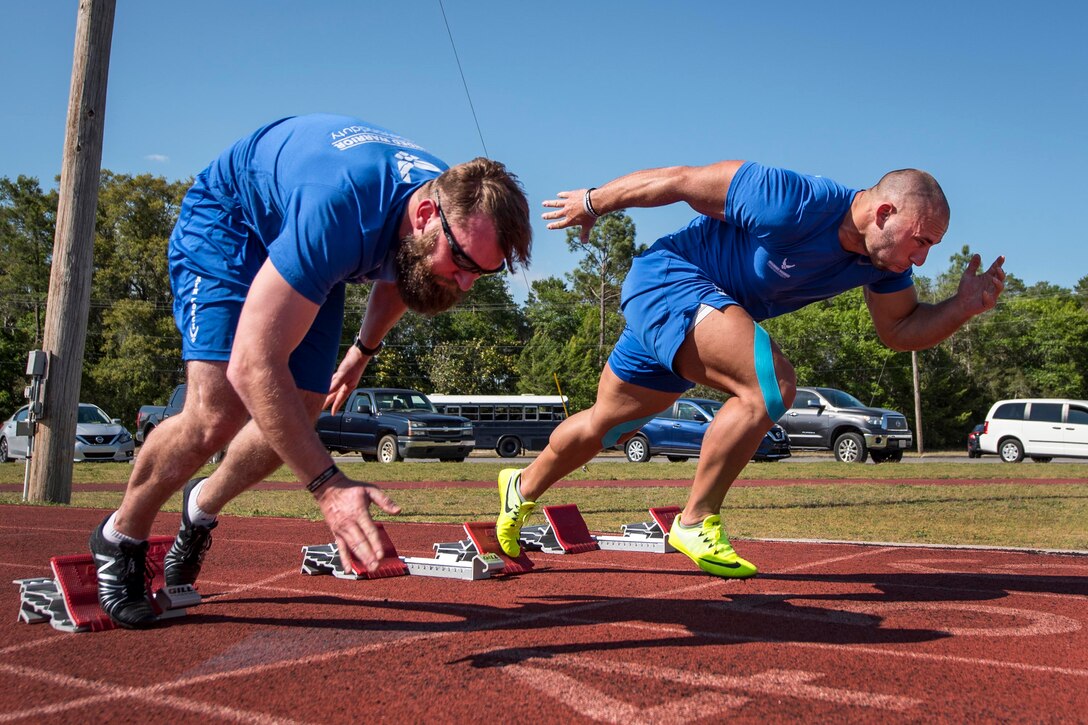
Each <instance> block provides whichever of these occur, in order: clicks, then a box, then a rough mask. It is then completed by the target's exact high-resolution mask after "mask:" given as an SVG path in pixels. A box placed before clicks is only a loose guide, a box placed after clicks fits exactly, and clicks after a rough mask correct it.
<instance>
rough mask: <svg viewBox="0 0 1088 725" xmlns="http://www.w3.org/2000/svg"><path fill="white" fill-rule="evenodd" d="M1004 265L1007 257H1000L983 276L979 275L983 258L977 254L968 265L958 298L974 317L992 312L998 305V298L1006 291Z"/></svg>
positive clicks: (961, 281)
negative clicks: (987, 311) (988, 311)
mask: <svg viewBox="0 0 1088 725" xmlns="http://www.w3.org/2000/svg"><path fill="white" fill-rule="evenodd" d="M1004 263H1005V257H1003V256H1001V257H998V258H997V259H995V260H994V263H993V264H991V265H990V268H989V269H987V270H986V271H985V272H983V273H982V274H979V273H978V270H979V267H981V266H982V257H981V256H979V255H977V254H976V255H974V256H973V257H971V261H970V262H968V263H967V269H965V270H964V271H963V276H962V277H960V286H959V290H958V291H957V292H956V297H958V298H959V300H960V304H962V305H963V306H964V308H965V309H966V311H967V312H968V313H969V314H970V315H971V316H972V317H973V316H975V315H978V314H981V313H983V312H985V311H986V310H992V309H993V308H994V306H995V305H996V304H997V298H998V297H1000V296H1001V291H1002V290H1004V289H1005V270H1004V269H1002V267H1001V265H1003V264H1004Z"/></svg>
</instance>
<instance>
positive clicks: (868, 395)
mask: <svg viewBox="0 0 1088 725" xmlns="http://www.w3.org/2000/svg"><path fill="white" fill-rule="evenodd" d="M190 184H191V180H181V181H169V180H167V179H165V178H163V177H157V176H152V175H148V174H144V175H139V176H129V175H124V174H115V173H112V172H110V171H105V170H104V171H102V173H101V187H100V191H99V199H98V209H97V217H96V231H95V246H94V272H93V284H92V293H91V307H90V316H89V320H88V328H87V345H86V354H85V357H84V360H83V378H82V389H81V393H80V399H81V400H82V401H85V402H93V403H96V404H98V405H99V406H101V407H102V408H103V409H105V410H106V411H107V412H108V413H109V414H110V415H111V416H114V417H119V418H121V419H122V420H123V421H125V422H126V423H127V424H129V425H131V424H132V422H133V421H134V418H135V414H136V410H137V409H138V408H139V406H141V405H144V404H149V403H163V402H165V400H166V397H167V396H168V395H169V393H170V390H171V389H172V388H173V386H174V385H176V384H177V383H179V382H181V381H182V380H183V379H184V368H183V365H182V362H181V348H180V335H179V333H178V331H177V329H176V328H175V326H174V320H173V297H172V295H171V294H170V284H169V280H168V278H167V266H166V248H167V240H168V239H169V236H170V232H171V230H172V229H173V226H174V222H175V221H176V219H177V215H178V211H179V208H180V203H181V198H182V196H183V195H184V193H185V191H186V190H187V189H188V187H189V185H190ZM56 211H57V192H56V191H55V190H43V189H42V187H41V184H40V183H39V181H38V180H37V179H35V178H32V177H26V176H19V177H17V178H15V179H11V178H8V177H0V259H3V260H4V264H3V265H2V266H0V416H4V417H6V416H7V415H9V414H10V413H11V412H14V410H15V409H16V408H18V407H19V406H20V405H22V404H24V403H25V399H24V397H23V389H24V387H25V386H26V385H27V382H28V381H27V379H26V377H25V375H24V373H25V368H26V358H27V352H28V351H29V350H32V349H37V348H40V346H41V339H42V327H43V324H44V320H45V307H46V301H47V297H48V287H49V270H50V262H51V255H52V249H53V235H54V226H55V222H56ZM635 239H636V234H635V224H634V222H633V221H632V220H631V218H630V217H629V216H628V215H626V214H625V213H623V212H616V213H613V214H609V215H607V216H605V217H603V218H602V219H601V220H600V221H599V222H598V223H597V225H596V226H595V227H594V228H593V230H592V233H591V234H590V240H589V242H588V243H587V244H583V243H582V242H581V241H580V239H579V238H578V236H577V235H576V234H575V233H574V232H573V230H568V232H567V235H566V245H567V247H568V249H569V250H571V251H572V252H574V253H575V254H576V255H577V256H578V258H579V262H578V265H577V267H576V268H575V269H573V270H572V271H571V272H569V273H567V274H565V275H563V276H562V277H549V278H546V279H541V280H537V281H534V282H533V283H532V284H531V286H530V287H531V288H530V292H529V295H528V298H527V300H526V302H525V304H518V303H516V302H515V301H514V299H513V297H512V296H511V293H510V289H509V285H508V282H507V277H506V276H505V275H497V276H494V277H486V278H482V279H480V280H479V281H478V282H477V283H476V285H475V286H474V287H473V289H472V290H471V291H470V292H469V293H467V294H466V295H465V297H464V299H463V301H462V302H461V303H460V304H459V305H458V306H457V307H456V308H454V309H453V310H451V311H449V312H447V313H444V314H440V315H437V316H435V317H432V318H427V317H423V316H420V315H417V314H415V313H408V314H407V315H405V317H404V318H403V319H402V320H401V322H400V324H398V325H397V326H396V327H395V328H394V329H393V331H392V332H391V333H390V334H389V336H388V337H387V339H386V347H385V350H384V351H383V352H382V354H381V355H380V356H378V357H377V358H376V359H375V360H374V361H372V363H371V364H370V366H369V367H368V368H367V371H366V373H365V374H364V377H363V380H362V382H361V384H362V385H374V386H396V387H411V388H416V389H419V390H422V391H424V392H435V393H462V394H467V393H480V394H486V393H509V392H518V393H537V394H548V393H554V392H556V380H557V379H558V382H559V384H560V385H561V387H562V391H563V393H564V394H565V395H567V396H569V398H570V404H571V409H572V411H574V410H580V409H583V408H586V407H588V406H589V405H590V404H592V402H593V399H594V396H595V393H596V387H597V378H598V376H599V374H600V370H601V368H602V366H603V364H604V361H605V360H606V359H607V357H608V353H609V351H610V350H611V348H612V345H613V344H614V343H615V341H616V340H617V339H618V337H619V334H620V332H621V331H622V329H623V324H624V323H623V317H622V315H621V314H620V312H619V295H620V288H621V286H622V284H623V280H624V278H625V276H626V274H627V272H628V270H629V269H630V266H631V260H632V259H633V258H634V256H636V255H637V254H638V253H639V252H640V251H641V250H642V249H644V248H645V246H646V245H645V244H644V243H643V244H639V243H636V241H635ZM555 243H556V241H555V240H553V239H552V238H550V237H548V238H542V239H538V240H537V250H538V251H537V254H538V255H540V254H542V253H543V252H542V250H544V249H545V247H547V246H548V245H551V244H555ZM970 258H971V251H970V249H969V247H968V246H963V247H962V248H961V249H960V250H956V251H955V252H954V253H953V254H952V255H951V257H950V259H949V264H948V266H947V268H946V269H944V270H943V271H940V272H939V273H938V274H937V275H936V276H935V277H932V278H931V277H924V276H917V275H916V277H915V282H916V285H917V288H918V292H919V296H920V297H921V298H922V299H923V300H924V301H938V300H941V299H944V298H946V297H948V296H950V295H951V294H953V293H954V292H955V289H956V286H957V284H958V282H959V278H960V274H961V273H962V271H963V269H964V268H965V267H966V265H967V262H968V261H969V260H970ZM987 262H988V261H987ZM368 290H369V288H368V287H367V286H366V285H349V286H348V295H347V315H346V317H345V322H344V331H343V335H342V340H341V350H342V351H346V350H347V347H348V346H349V345H350V344H351V341H352V340H353V339H354V336H355V333H356V331H357V329H358V323H359V320H360V319H361V316H362V312H363V309H364V307H365V304H366V297H367V294H368ZM763 324H764V326H765V327H766V329H767V331H768V332H769V333H770V334H771V336H772V337H773V338H774V339H775V340H776V341H777V342H778V344H779V345H780V346H781V347H782V349H783V351H784V352H785V353H786V355H787V356H788V357H789V358H790V359H791V360H792V361H793V363H794V365H795V366H796V368H797V373H798V381H799V384H801V385H819V386H829V387H835V388H840V389H843V390H846V391H847V392H849V393H851V394H853V395H854V396H855V397H857V398H859V399H860V400H861V401H862V402H864V403H867V404H872V405H876V406H880V407H887V408H893V409H895V410H899V411H901V412H903V413H905V414H906V415H907V417H908V419H911V420H912V421H913V419H914V398H913V383H912V372H911V358H910V353H896V352H893V351H891V350H889V349H888V348H886V347H884V346H883V345H882V344H881V343H880V341H879V340H878V339H877V337H876V333H875V331H874V330H873V325H872V322H871V320H870V319H869V314H868V311H867V309H866V307H865V303H864V301H863V299H862V294H861V292H860V290H854V291H851V292H849V293H846V294H843V295H840V296H839V297H837V298H834V299H832V300H827V301H825V302H819V303H815V304H812V305H809V306H807V307H805V308H803V309H801V310H798V311H797V312H794V313H792V314H789V315H786V316H783V317H780V318H777V319H774V320H768V321H766V322H765V323H763ZM919 366H920V370H921V397H922V421H923V425H924V428H923V433H924V437H925V441H926V445H927V447H929V448H939V447H959V446H961V445H962V444H963V440H964V437H965V435H966V433H967V432H968V431H969V430H970V428H971V426H972V425H974V423H976V422H980V421H981V420H982V418H983V416H984V415H985V413H986V411H987V409H988V408H989V406H990V405H991V403H992V402H993V401H995V400H998V399H1001V398H1009V397H1028V396H1038V397H1070V398H1088V372H1086V371H1088V275H1086V276H1085V277H1082V278H1081V279H1080V280H1079V282H1078V283H1077V285H1076V286H1075V287H1074V288H1073V289H1067V288H1064V287H1060V286H1057V285H1053V284H1050V283H1047V282H1040V283H1037V284H1034V285H1026V284H1025V283H1024V282H1023V281H1022V280H1020V279H1018V278H1017V277H1016V276H1015V274H1010V275H1009V277H1008V281H1007V287H1006V290H1005V294H1004V295H1003V297H1002V298H1001V301H1000V303H999V304H998V306H997V307H996V308H995V309H994V310H992V311H990V312H988V313H986V314H984V315H982V316H980V317H978V318H975V319H974V320H972V321H971V322H969V323H968V324H967V325H966V326H964V328H963V329H962V330H960V331H959V332H957V333H956V334H955V335H953V336H952V337H951V338H949V339H948V340H946V341H945V342H943V343H942V344H940V345H938V346H937V347H935V348H933V349H931V350H926V351H922V352H920V353H919ZM692 394H693V395H702V396H706V397H714V398H718V399H720V398H721V397H722V396H721V395H720V394H719V393H717V392H716V391H712V390H704V389H696V390H695V391H693V392H692ZM912 427H915V429H916V425H915V426H912Z"/></svg>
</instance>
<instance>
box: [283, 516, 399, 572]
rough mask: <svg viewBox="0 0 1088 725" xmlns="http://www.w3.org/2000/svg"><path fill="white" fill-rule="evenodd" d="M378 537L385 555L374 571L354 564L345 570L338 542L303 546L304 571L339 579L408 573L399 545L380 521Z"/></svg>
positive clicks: (377, 524)
mask: <svg viewBox="0 0 1088 725" xmlns="http://www.w3.org/2000/svg"><path fill="white" fill-rule="evenodd" d="M375 526H377V527H378V538H379V539H380V540H381V542H382V550H383V551H384V552H385V557H384V558H383V559H382V560H381V561H380V562H378V568H377V569H375V570H374V571H366V570H365V569H364V570H362V571H360V570H359V569H358V568H356V567H355V565H354V563H353V564H352V570H351V571H345V570H344V567H343V565H342V564H341V563H340V551H339V549H337V548H336V544H335V543H333V544H318V545H315V546H304V547H302V573H303V574H309V575H311V576H314V575H317V574H332V575H333V576H335V577H336V578H338V579H384V578H386V577H391V576H404V575H406V574H408V568H407V567H406V566H405V565H404V561H403V560H402V559H401V557H399V556H398V555H397V547H396V546H394V545H393V540H392V539H390V538H389V534H387V533H386V531H385V527H384V526H382V525H381V524H379V523H376V524H375Z"/></svg>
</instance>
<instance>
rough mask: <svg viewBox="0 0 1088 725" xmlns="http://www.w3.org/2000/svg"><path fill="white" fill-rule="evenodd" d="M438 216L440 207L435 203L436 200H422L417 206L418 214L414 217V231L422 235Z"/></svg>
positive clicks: (428, 198)
mask: <svg viewBox="0 0 1088 725" xmlns="http://www.w3.org/2000/svg"><path fill="white" fill-rule="evenodd" d="M437 215H438V206H437V205H436V204H435V203H434V199H432V198H430V197H427V198H424V199H421V200H420V202H419V204H418V205H417V206H416V213H415V215H414V216H413V217H412V229H414V230H415V231H416V232H417V233H421V232H422V231H423V230H424V229H425V228H426V226H427V223H428V222H430V221H431V217H433V216H437Z"/></svg>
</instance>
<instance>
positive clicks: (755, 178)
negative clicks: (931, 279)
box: [653, 161, 914, 321]
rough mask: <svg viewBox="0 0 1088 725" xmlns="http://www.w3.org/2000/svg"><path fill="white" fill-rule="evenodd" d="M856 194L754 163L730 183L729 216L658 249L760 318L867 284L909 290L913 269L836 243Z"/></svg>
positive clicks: (691, 228)
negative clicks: (881, 264) (881, 263)
mask: <svg viewBox="0 0 1088 725" xmlns="http://www.w3.org/2000/svg"><path fill="white" fill-rule="evenodd" d="M856 193H857V192H856V191H855V190H853V189H848V188H846V187H845V186H842V185H841V184H838V183H836V182H834V181H831V180H830V179H825V178H823V177H819V176H805V175H803V174H798V173H796V172H793V171H787V170H785V169H775V168H769V167H766V166H761V165H760V164H757V163H753V162H751V161H749V162H746V163H745V164H744V165H742V166H741V167H740V168H739V169H738V170H737V173H736V174H735V175H734V176H733V181H732V183H731V184H730V185H729V193H728V194H727V195H726V200H725V218H726V221H720V220H718V219H714V218H711V217H707V216H701V217H698V218H696V219H695V220H693V221H692V222H691V223H690V224H689V225H688V226H687V227H685V228H684V229H681V230H680V231H678V232H676V233H675V234H670V235H668V236H666V237H663V238H661V239H659V240H658V241H657V242H656V243H655V244H654V246H653V249H666V250H669V251H671V252H673V253H674V254H676V255H677V256H679V257H681V258H683V259H686V260H688V261H689V262H691V263H692V264H694V265H696V266H698V267H699V268H700V269H701V270H703V271H704V272H705V273H706V274H707V275H708V276H709V277H710V279H711V280H713V281H714V282H715V284H717V285H718V286H719V287H720V288H721V289H722V291H724V292H725V293H726V294H728V295H729V296H730V297H732V298H733V299H734V300H736V301H737V302H738V303H739V304H740V305H741V307H743V308H744V309H745V311H747V312H748V314H750V315H751V316H752V317H753V318H754V319H755V320H757V321H759V320H765V319H768V318H771V317H777V316H779V315H783V314H785V313H787V312H792V311H793V310H796V309H798V308H801V307H804V306H805V305H807V304H809V303H811V302H816V301H817V300H825V299H828V298H830V297H834V296H835V295H837V294H839V293H841V292H845V291H846V290H849V289H853V288H854V287H860V286H862V285H865V286H868V288H869V289H871V290H872V291H874V292H879V293H888V292H898V291H899V290H902V289H906V288H907V287H910V286H911V285H913V284H914V281H913V279H912V277H911V274H912V272H911V270H910V269H908V270H906V271H905V272H887V271H881V270H879V269H877V268H876V267H874V266H873V265H872V263H871V262H870V261H869V258H868V257H866V256H864V255H860V254H855V253H853V252H847V251H846V250H844V249H843V248H842V246H841V245H840V244H839V224H840V223H842V219H843V217H844V216H845V215H846V213H847V212H848V211H849V209H850V203H851V202H852V201H853V199H854V195H855V194H856Z"/></svg>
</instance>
